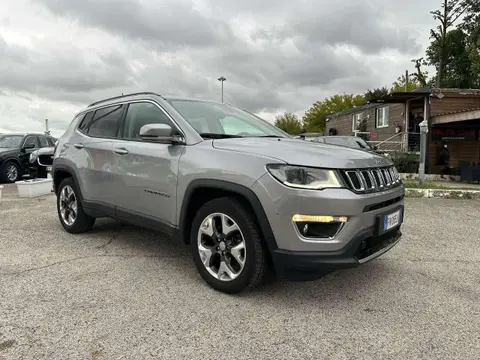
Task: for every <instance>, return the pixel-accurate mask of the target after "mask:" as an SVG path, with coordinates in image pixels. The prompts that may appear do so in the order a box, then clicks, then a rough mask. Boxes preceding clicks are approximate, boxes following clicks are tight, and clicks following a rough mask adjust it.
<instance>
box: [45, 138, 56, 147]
mask: <svg viewBox="0 0 480 360" xmlns="http://www.w3.org/2000/svg"><path fill="white" fill-rule="evenodd" d="M47 140H48V145H49V146H55V142H56V141H57V139H55V138H52V137H49V138H47Z"/></svg>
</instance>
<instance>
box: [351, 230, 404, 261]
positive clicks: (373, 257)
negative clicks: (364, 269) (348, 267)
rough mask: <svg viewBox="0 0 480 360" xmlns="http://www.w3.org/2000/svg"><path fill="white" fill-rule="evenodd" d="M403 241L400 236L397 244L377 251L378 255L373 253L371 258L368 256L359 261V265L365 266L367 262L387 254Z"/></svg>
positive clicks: (394, 243)
mask: <svg viewBox="0 0 480 360" xmlns="http://www.w3.org/2000/svg"><path fill="white" fill-rule="evenodd" d="M401 239H402V237H401V236H399V237H398V239H397V240H396V241H395V242H393V243H391V244H390V245H388V246H385V247H384V248H382V249H381V250H379V251H377V252H376V253H373V254H372V255H370V256H367V257H366V258H363V259H361V260H357V261H358V263H359V264H364V263H366V262H368V261H370V260H373V259H375V258H377V257H379V256H380V255H383V254H385V253H386V252H387V251H388V250H390V249H391V248H393V247H394V246H395V245H397V244H398V243H399V242H400V240H401Z"/></svg>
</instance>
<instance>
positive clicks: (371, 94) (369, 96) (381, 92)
mask: <svg viewBox="0 0 480 360" xmlns="http://www.w3.org/2000/svg"><path fill="white" fill-rule="evenodd" d="M389 93H390V90H388V88H387V87H386V86H384V87H382V88H378V89H373V90H370V89H368V90H367V92H366V93H365V94H364V96H365V100H366V101H371V100H375V99H378V98H381V97H384V96H387V95H388V94H389Z"/></svg>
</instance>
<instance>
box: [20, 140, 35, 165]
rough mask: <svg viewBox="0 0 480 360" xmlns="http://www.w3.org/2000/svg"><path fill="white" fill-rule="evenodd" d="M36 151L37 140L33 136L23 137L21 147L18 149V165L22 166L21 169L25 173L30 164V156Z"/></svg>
mask: <svg viewBox="0 0 480 360" xmlns="http://www.w3.org/2000/svg"><path fill="white" fill-rule="evenodd" d="M35 150H38V140H37V137H36V136H35V135H28V136H26V137H25V140H24V141H23V144H22V147H21V148H20V155H19V158H20V163H21V164H22V168H23V170H24V171H26V170H27V169H28V168H29V164H30V154H31V153H32V152H34V151H35Z"/></svg>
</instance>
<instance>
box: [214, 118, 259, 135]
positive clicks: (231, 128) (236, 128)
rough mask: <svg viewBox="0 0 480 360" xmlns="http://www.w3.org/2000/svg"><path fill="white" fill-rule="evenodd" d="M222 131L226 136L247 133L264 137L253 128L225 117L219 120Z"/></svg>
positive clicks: (238, 120)
mask: <svg viewBox="0 0 480 360" xmlns="http://www.w3.org/2000/svg"><path fill="white" fill-rule="evenodd" d="M220 122H221V124H222V127H223V130H224V132H225V134H227V135H237V134H240V133H247V134H249V135H264V133H263V132H262V131H260V130H259V129H257V128H256V127H253V126H251V125H249V124H247V123H246V122H244V121H242V120H240V119H237V118H234V117H231V116H227V117H224V118H223V119H221V120H220Z"/></svg>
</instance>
